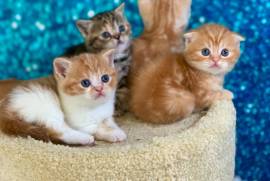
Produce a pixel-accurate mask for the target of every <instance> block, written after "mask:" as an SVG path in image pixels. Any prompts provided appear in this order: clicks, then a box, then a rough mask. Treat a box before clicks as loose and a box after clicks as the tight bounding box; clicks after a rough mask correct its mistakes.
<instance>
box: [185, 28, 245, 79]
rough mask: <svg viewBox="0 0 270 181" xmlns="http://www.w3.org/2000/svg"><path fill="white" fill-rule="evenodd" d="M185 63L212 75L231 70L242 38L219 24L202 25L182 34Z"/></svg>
mask: <svg viewBox="0 0 270 181" xmlns="http://www.w3.org/2000/svg"><path fill="white" fill-rule="evenodd" d="M184 37H185V42H186V48H185V51H184V54H185V57H186V60H187V63H188V64H189V65H191V66H192V67H194V68H196V69H199V70H202V71H204V72H207V73H211V74H214V75H218V74H221V75H223V74H226V73H227V72H229V71H231V70H232V68H233V67H234V65H235V63H236V62H237V60H238V58H239V56H240V41H243V40H244V38H243V37H241V36H240V35H238V34H236V33H233V32H231V31H229V30H228V29H227V28H225V27H222V26H220V25H215V24H208V25H204V26H202V27H200V28H198V29H196V30H194V31H192V32H189V33H186V34H185V35H184Z"/></svg>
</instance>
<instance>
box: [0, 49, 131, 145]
mask: <svg viewBox="0 0 270 181" xmlns="http://www.w3.org/2000/svg"><path fill="white" fill-rule="evenodd" d="M116 86H117V72H116V71H115V69H114V64H113V50H108V51H106V52H102V53H100V54H97V55H96V54H81V55H79V56H75V57H72V58H56V59H55V60H54V76H50V77H46V78H41V79H37V80H30V81H25V82H23V83H21V84H20V85H18V86H16V87H15V88H13V89H12V90H11V91H10V93H9V94H8V95H7V96H6V97H5V99H4V100H3V102H2V104H1V105H0V116H1V118H0V129H1V130H2V132H4V133H6V134H8V135H15V136H22V137H27V136H31V137H33V138H35V139H39V140H43V141H51V142H53V143H62V144H75V145H89V144H93V143H94V140H95V139H98V140H104V141H108V142H117V141H123V140H125V139H126V134H125V133H124V132H123V131H122V130H121V129H120V128H119V127H118V126H117V125H116V123H115V122H114V119H113V117H112V115H113V111H114V99H115V90H116Z"/></svg>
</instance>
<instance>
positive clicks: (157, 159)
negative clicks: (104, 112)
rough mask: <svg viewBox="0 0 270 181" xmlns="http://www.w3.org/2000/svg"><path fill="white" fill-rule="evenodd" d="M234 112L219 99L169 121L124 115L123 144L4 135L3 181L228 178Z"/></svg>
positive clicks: (0, 152)
mask: <svg viewBox="0 0 270 181" xmlns="http://www.w3.org/2000/svg"><path fill="white" fill-rule="evenodd" d="M235 120H236V113H235V109H234V106H233V104H232V102H228V101H221V102H218V103H216V104H215V105H213V106H212V107H211V108H210V109H209V110H208V111H205V112H202V113H197V114H194V115H192V116H190V117H189V118H187V119H185V120H182V121H180V122H177V123H174V124H170V125H150V124H145V123H141V122H138V121H137V120H135V119H134V118H133V117H132V116H131V115H126V116H124V117H122V118H121V119H119V120H118V123H119V124H120V125H121V127H122V128H123V129H124V130H125V131H126V133H127V134H128V140H127V141H126V142H124V143H118V144H108V143H103V142H98V143H97V145H96V146H95V147H67V146H61V145H53V144H50V143H48V144H47V143H43V142H41V141H36V140H33V139H31V138H28V139H22V138H10V137H6V136H4V135H2V134H0V180H1V181H16V180H18V181H90V180H183V181H186V180H187V181H189V180H190V181H223V180H224V181H230V180H233V174H234V157H235Z"/></svg>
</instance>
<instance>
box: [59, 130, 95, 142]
mask: <svg viewBox="0 0 270 181" xmlns="http://www.w3.org/2000/svg"><path fill="white" fill-rule="evenodd" d="M62 140H63V141H64V142H65V143H67V144H72V145H94V144H95V138H94V137H93V136H91V135H88V134H85V133H81V132H78V131H72V132H68V133H64V134H63V135H62Z"/></svg>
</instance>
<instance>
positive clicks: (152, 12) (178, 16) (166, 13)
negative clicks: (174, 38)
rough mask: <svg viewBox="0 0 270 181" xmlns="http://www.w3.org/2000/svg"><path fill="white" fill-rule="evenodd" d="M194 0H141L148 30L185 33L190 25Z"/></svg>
mask: <svg viewBox="0 0 270 181" xmlns="http://www.w3.org/2000/svg"><path fill="white" fill-rule="evenodd" d="M191 2H192V0H139V10H140V14H141V16H142V19H143V22H144V28H145V31H146V32H153V31H158V32H160V33H166V32H174V33H176V34H179V33H183V31H184V30H185V28H186V27H187V25H188V21H189V17H190V9H191Z"/></svg>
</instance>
